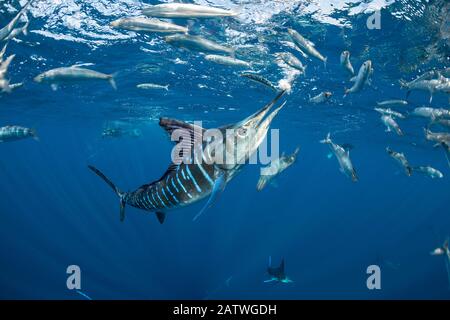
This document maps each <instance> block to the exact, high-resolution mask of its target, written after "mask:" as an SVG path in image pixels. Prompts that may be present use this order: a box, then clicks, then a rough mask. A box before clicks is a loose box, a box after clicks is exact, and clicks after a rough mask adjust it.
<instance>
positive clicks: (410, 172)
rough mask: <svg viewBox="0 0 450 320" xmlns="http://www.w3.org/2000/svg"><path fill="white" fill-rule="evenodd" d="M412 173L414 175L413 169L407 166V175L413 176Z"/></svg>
mask: <svg viewBox="0 0 450 320" xmlns="http://www.w3.org/2000/svg"><path fill="white" fill-rule="evenodd" d="M412 173H413V168H411V166H407V167H406V174H407V175H408V176H412Z"/></svg>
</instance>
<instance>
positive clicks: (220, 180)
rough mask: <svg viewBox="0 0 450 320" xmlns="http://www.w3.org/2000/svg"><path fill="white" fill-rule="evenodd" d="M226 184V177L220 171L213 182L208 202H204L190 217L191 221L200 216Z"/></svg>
mask: <svg viewBox="0 0 450 320" xmlns="http://www.w3.org/2000/svg"><path fill="white" fill-rule="evenodd" d="M226 184H227V177H226V174H225V172H224V171H221V172H220V174H219V176H218V177H217V178H216V181H215V182H214V186H213V190H212V191H211V195H210V196H209V199H208V202H206V204H205V206H204V207H203V208H202V210H200V212H199V213H197V214H196V215H195V217H194V219H192V221H195V220H197V219H198V217H200V216H201V215H202V214H203V212H205V211H206V210H207V209H208V208H209V207H210V206H211V205H212V204H213V203H214V201H215V200H216V199H217V198H218V197H219V195H220V194H221V193H222V191H223V190H224V189H225V185H226Z"/></svg>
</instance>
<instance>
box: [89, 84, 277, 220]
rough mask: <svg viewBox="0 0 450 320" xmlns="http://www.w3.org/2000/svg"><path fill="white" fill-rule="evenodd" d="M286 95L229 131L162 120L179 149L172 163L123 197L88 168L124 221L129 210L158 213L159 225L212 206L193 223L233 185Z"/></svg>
mask: <svg viewBox="0 0 450 320" xmlns="http://www.w3.org/2000/svg"><path fill="white" fill-rule="evenodd" d="M284 94H285V91H281V92H280V93H279V94H278V95H277V96H276V97H275V98H274V99H273V100H272V101H270V102H269V103H268V104H266V105H265V106H264V107H263V108H261V109H260V110H258V111H257V112H255V113H254V114H252V115H251V116H249V117H247V118H245V119H243V120H241V121H239V122H237V123H234V124H231V125H227V126H223V127H219V128H215V129H204V128H203V127H202V126H199V125H196V124H191V123H187V122H184V121H180V120H175V119H169V118H161V119H160V121H159V125H160V126H161V127H162V128H163V129H164V130H165V131H166V132H167V133H168V134H169V135H170V137H171V140H172V141H177V144H176V146H175V148H174V149H173V152H172V163H171V164H170V166H169V168H168V169H167V170H166V172H165V173H164V174H163V175H162V177H161V178H160V179H158V180H156V181H153V182H151V183H148V184H144V185H142V186H140V187H139V188H137V189H136V190H135V191H130V192H123V191H121V190H120V189H118V188H117V187H116V185H115V184H114V183H113V182H112V181H111V180H110V179H109V178H107V177H106V176H105V175H104V174H103V173H102V172H100V171H99V170H98V169H96V168H95V167H93V166H89V168H90V169H91V170H92V171H93V172H95V173H96V174H97V175H98V176H99V177H100V178H102V179H103V180H104V181H105V182H106V183H107V184H108V185H109V186H110V187H111V188H112V189H113V190H114V192H115V193H116V194H117V195H118V196H119V201H120V219H121V221H123V220H124V218H125V206H126V205H130V206H132V207H135V208H139V209H143V210H146V211H151V212H155V214H156V216H157V218H158V220H159V222H160V223H163V222H164V221H165V217H166V212H167V211H169V210H172V209H176V208H180V207H184V206H187V205H190V204H193V203H195V202H197V201H200V200H202V199H204V198H206V197H209V198H208V201H207V202H206V204H205V205H204V206H203V208H202V209H201V210H200V212H198V213H197V215H196V216H195V217H194V220H196V219H197V218H198V217H199V216H200V215H201V214H202V213H203V212H204V211H205V210H206V209H208V208H209V207H210V206H211V205H212V204H213V203H214V201H215V200H216V199H217V197H218V196H219V195H220V194H221V192H222V191H223V190H224V188H225V186H226V184H227V182H228V181H230V180H231V179H232V178H233V177H234V176H235V175H236V174H237V173H238V172H239V170H240V169H241V167H242V166H243V165H244V164H245V163H246V161H247V160H248V159H249V158H250V157H251V156H252V155H253V154H254V153H255V152H256V151H257V149H258V148H259V146H260V145H261V143H262V142H263V141H264V139H265V137H266V135H267V132H268V130H269V128H270V125H271V123H272V121H273V120H274V118H275V117H276V115H277V114H278V113H279V111H280V110H281V109H282V108H283V106H284V105H285V103H286V102H284V103H283V104H281V105H280V106H279V107H277V108H276V109H275V110H273V111H272V112H271V113H269V111H270V110H271V109H272V107H273V106H274V105H275V104H276V103H277V102H278V100H279V99H280V98H281V97H282V96H283V95H284Z"/></svg>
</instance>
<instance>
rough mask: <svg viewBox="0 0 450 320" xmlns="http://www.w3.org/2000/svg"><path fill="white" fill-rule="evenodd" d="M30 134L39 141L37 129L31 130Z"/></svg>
mask: <svg viewBox="0 0 450 320" xmlns="http://www.w3.org/2000/svg"><path fill="white" fill-rule="evenodd" d="M30 133H31V136H32V137H33V139H34V140H36V141H39V136H38V135H37V132H36V129H34V128H33V129H30Z"/></svg>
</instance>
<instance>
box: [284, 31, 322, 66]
mask: <svg viewBox="0 0 450 320" xmlns="http://www.w3.org/2000/svg"><path fill="white" fill-rule="evenodd" d="M288 33H289V35H290V36H291V38H292V41H294V43H295V44H296V45H297V47H298V48H299V49H300V50H301V51H302V52H303V51H305V52H306V54H307V55H309V56H312V57H314V58H317V59H319V60H320V61H322V62H323V63H324V65H325V66H326V64H327V58H326V57H324V56H323V55H322V54H321V53H320V52H319V51H317V49H316V48H315V46H316V45H315V44H314V43H313V42H312V41H310V40H308V39H306V38H304V37H303V36H302V35H301V34H300V33H298V32H297V31H295V30H294V29H288Z"/></svg>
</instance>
